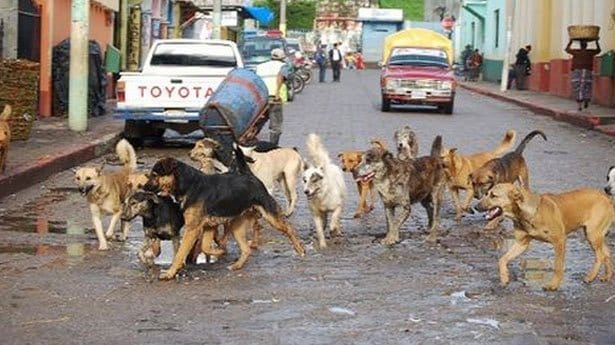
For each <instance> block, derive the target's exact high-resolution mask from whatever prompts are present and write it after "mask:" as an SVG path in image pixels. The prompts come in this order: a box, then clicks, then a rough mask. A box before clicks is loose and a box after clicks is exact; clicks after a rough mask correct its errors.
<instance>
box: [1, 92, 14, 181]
mask: <svg viewBox="0 0 615 345" xmlns="http://www.w3.org/2000/svg"><path fill="white" fill-rule="evenodd" d="M12 112H13V108H11V106H10V105H8V104H7V105H5V106H4V111H2V114H0V173H2V174H4V172H5V171H6V158H7V157H8V154H9V146H10V145H11V127H10V126H9V122H8V121H9V118H10V117H11V114H12Z"/></svg>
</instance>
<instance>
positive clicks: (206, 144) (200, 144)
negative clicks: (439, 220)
mask: <svg viewBox="0 0 615 345" xmlns="http://www.w3.org/2000/svg"><path fill="white" fill-rule="evenodd" d="M218 149H220V143H218V142H217V141H215V140H213V139H210V138H204V139H201V140H199V141H197V142H196V143H195V144H194V147H193V148H192V150H190V159H192V160H193V161H195V162H201V161H202V160H203V159H208V158H215V157H216V150H218Z"/></svg>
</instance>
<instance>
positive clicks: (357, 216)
mask: <svg viewBox="0 0 615 345" xmlns="http://www.w3.org/2000/svg"><path fill="white" fill-rule="evenodd" d="M352 218H355V219H356V218H361V212H357V213H355V214H354V216H352Z"/></svg>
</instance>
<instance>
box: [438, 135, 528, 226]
mask: <svg viewBox="0 0 615 345" xmlns="http://www.w3.org/2000/svg"><path fill="white" fill-rule="evenodd" d="M516 137H517V132H515V131H514V130H512V129H511V130H509V131H508V132H506V135H505V136H504V138H503V139H502V141H501V142H500V144H499V145H498V146H497V147H496V148H495V149H493V150H491V151H485V152H480V153H474V154H471V155H467V156H464V155H461V154H459V153H458V152H457V148H451V149H443V150H442V162H443V163H444V168H445V171H446V177H447V180H448V181H447V184H448V188H449V190H450V191H451V196H452V198H453V202H454V203H455V210H456V212H455V220H460V219H461V215H462V213H463V212H464V211H465V212H468V210H469V208H470V202H472V198H473V197H474V189H473V188H472V183H471V181H470V177H469V176H470V174H471V173H472V172H473V171H474V170H476V169H477V168H479V167H481V166H483V164H485V163H487V161H489V160H491V159H494V158H498V157H500V156H502V155H503V154H504V153H505V152H506V151H508V150H510V149H511V148H512V145H513V144H514V143H515V139H516ZM460 190H465V191H466V195H465V198H464V200H463V202H460V200H459V191H460Z"/></svg>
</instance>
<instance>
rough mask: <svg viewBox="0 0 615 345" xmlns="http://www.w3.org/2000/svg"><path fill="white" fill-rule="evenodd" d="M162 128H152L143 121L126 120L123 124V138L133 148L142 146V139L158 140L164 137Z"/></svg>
mask: <svg viewBox="0 0 615 345" xmlns="http://www.w3.org/2000/svg"><path fill="white" fill-rule="evenodd" d="M164 131H165V129H164V128H157V127H153V126H152V125H151V124H149V123H146V122H143V121H135V120H126V122H124V135H123V136H124V138H126V140H128V141H129V142H130V143H131V144H132V145H133V146H137V147H141V146H143V139H145V138H152V139H154V140H160V139H161V138H162V136H163V135H164Z"/></svg>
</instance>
